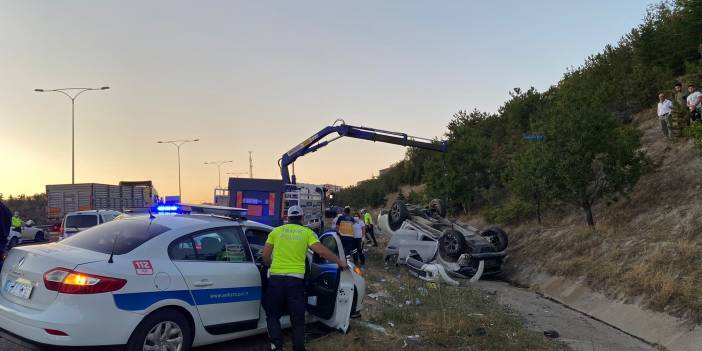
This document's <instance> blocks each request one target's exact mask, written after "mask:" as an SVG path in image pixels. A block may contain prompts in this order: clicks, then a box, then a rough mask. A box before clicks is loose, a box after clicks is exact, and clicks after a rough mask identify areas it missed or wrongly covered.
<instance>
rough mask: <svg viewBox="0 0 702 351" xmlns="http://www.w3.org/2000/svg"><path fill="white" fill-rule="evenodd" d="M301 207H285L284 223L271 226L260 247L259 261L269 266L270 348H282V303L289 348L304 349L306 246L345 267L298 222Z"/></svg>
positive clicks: (299, 220)
mask: <svg viewBox="0 0 702 351" xmlns="http://www.w3.org/2000/svg"><path fill="white" fill-rule="evenodd" d="M303 214H304V213H303V212H302V208H300V207H299V206H291V207H290V208H289V209H288V224H285V225H282V226H280V227H277V228H275V229H273V231H272V232H271V233H270V234H268V239H267V240H266V244H265V245H264V246H263V262H264V263H265V264H266V266H268V267H270V268H269V270H268V272H269V274H270V276H269V278H268V286H267V287H266V292H265V294H266V305H265V306H264V308H265V309H266V320H267V323H268V335H269V336H270V338H271V350H282V349H283V333H282V330H281V327H280V317H282V316H283V315H285V314H286V313H285V311H286V306H287V311H288V312H289V314H290V322H291V323H292V331H293V350H294V351H304V350H305V308H306V307H307V294H306V291H305V259H306V257H307V249H308V248H309V249H312V251H314V252H315V253H317V254H319V255H320V256H322V257H324V258H325V259H327V260H329V261H332V262H336V264H338V265H339V269H341V270H342V271H343V270H346V269H348V268H349V266H348V264H347V263H346V260H345V259H341V258H339V257H338V256H337V255H335V254H334V253H333V252H331V251H330V250H329V249H327V248H326V247H325V246H324V245H322V244H321V243H320V242H319V239H317V236H316V235H315V234H314V232H313V231H312V230H311V229H309V228H307V227H305V226H303V225H302V216H303Z"/></svg>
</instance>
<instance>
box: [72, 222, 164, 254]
mask: <svg viewBox="0 0 702 351" xmlns="http://www.w3.org/2000/svg"><path fill="white" fill-rule="evenodd" d="M169 229H170V228H168V227H166V226H164V225H161V224H156V223H153V222H151V221H143V220H136V219H129V218H125V219H116V220H114V221H112V222H109V223H104V224H101V225H98V226H95V227H92V228H90V229H88V230H85V231H82V232H80V233H78V234H76V235H73V236H71V237H69V238H68V239H65V240H63V241H61V243H62V244H65V245H70V246H73V247H79V248H81V249H86V250H91V251H97V252H102V253H104V254H109V253H111V252H112V247H113V246H114V250H115V251H114V252H115V255H123V254H126V253H128V252H130V251H132V250H134V249H136V248H137V247H139V246H140V245H141V244H143V243H145V242H147V241H149V240H150V239H152V238H154V237H156V236H157V235H159V234H161V233H163V232H165V231H167V230H169ZM115 240H117V242H115Z"/></svg>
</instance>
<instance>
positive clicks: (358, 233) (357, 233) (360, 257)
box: [353, 212, 366, 266]
mask: <svg viewBox="0 0 702 351" xmlns="http://www.w3.org/2000/svg"><path fill="white" fill-rule="evenodd" d="M353 220H354V222H353V249H354V251H355V252H354V254H353V261H354V262H355V263H356V264H359V263H360V264H361V266H365V265H366V254H365V253H363V236H364V234H365V230H366V224H365V223H364V222H363V219H361V214H360V213H358V212H356V214H355V215H354V216H353Z"/></svg>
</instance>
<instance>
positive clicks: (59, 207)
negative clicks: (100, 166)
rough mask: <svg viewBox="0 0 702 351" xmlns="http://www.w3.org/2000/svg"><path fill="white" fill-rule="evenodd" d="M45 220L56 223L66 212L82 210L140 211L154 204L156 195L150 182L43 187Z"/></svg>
mask: <svg viewBox="0 0 702 351" xmlns="http://www.w3.org/2000/svg"><path fill="white" fill-rule="evenodd" d="M46 197H47V200H48V204H47V212H48V213H47V218H48V219H49V221H51V222H54V223H58V222H60V221H61V220H62V219H63V217H64V216H65V215H66V213H69V212H74V211H85V210H115V211H121V212H123V211H125V210H128V209H135V210H142V209H146V208H149V207H151V206H153V205H154V203H156V199H157V198H158V193H157V192H156V190H155V189H154V187H153V184H152V183H151V181H137V182H120V183H119V185H108V184H99V183H81V184H56V185H47V186H46Z"/></svg>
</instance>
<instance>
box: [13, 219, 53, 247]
mask: <svg viewBox="0 0 702 351" xmlns="http://www.w3.org/2000/svg"><path fill="white" fill-rule="evenodd" d="M48 237H49V235H48V234H47V233H46V230H45V229H44V228H43V227H37V226H35V225H34V221H33V220H31V219H30V220H28V221H25V222H24V223H22V231H21V232H17V231H15V230H10V234H9V235H8V236H7V247H8V248H13V247H15V246H17V244H21V243H23V242H25V241H34V242H42V241H44V240H46V239H47V238H48Z"/></svg>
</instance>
